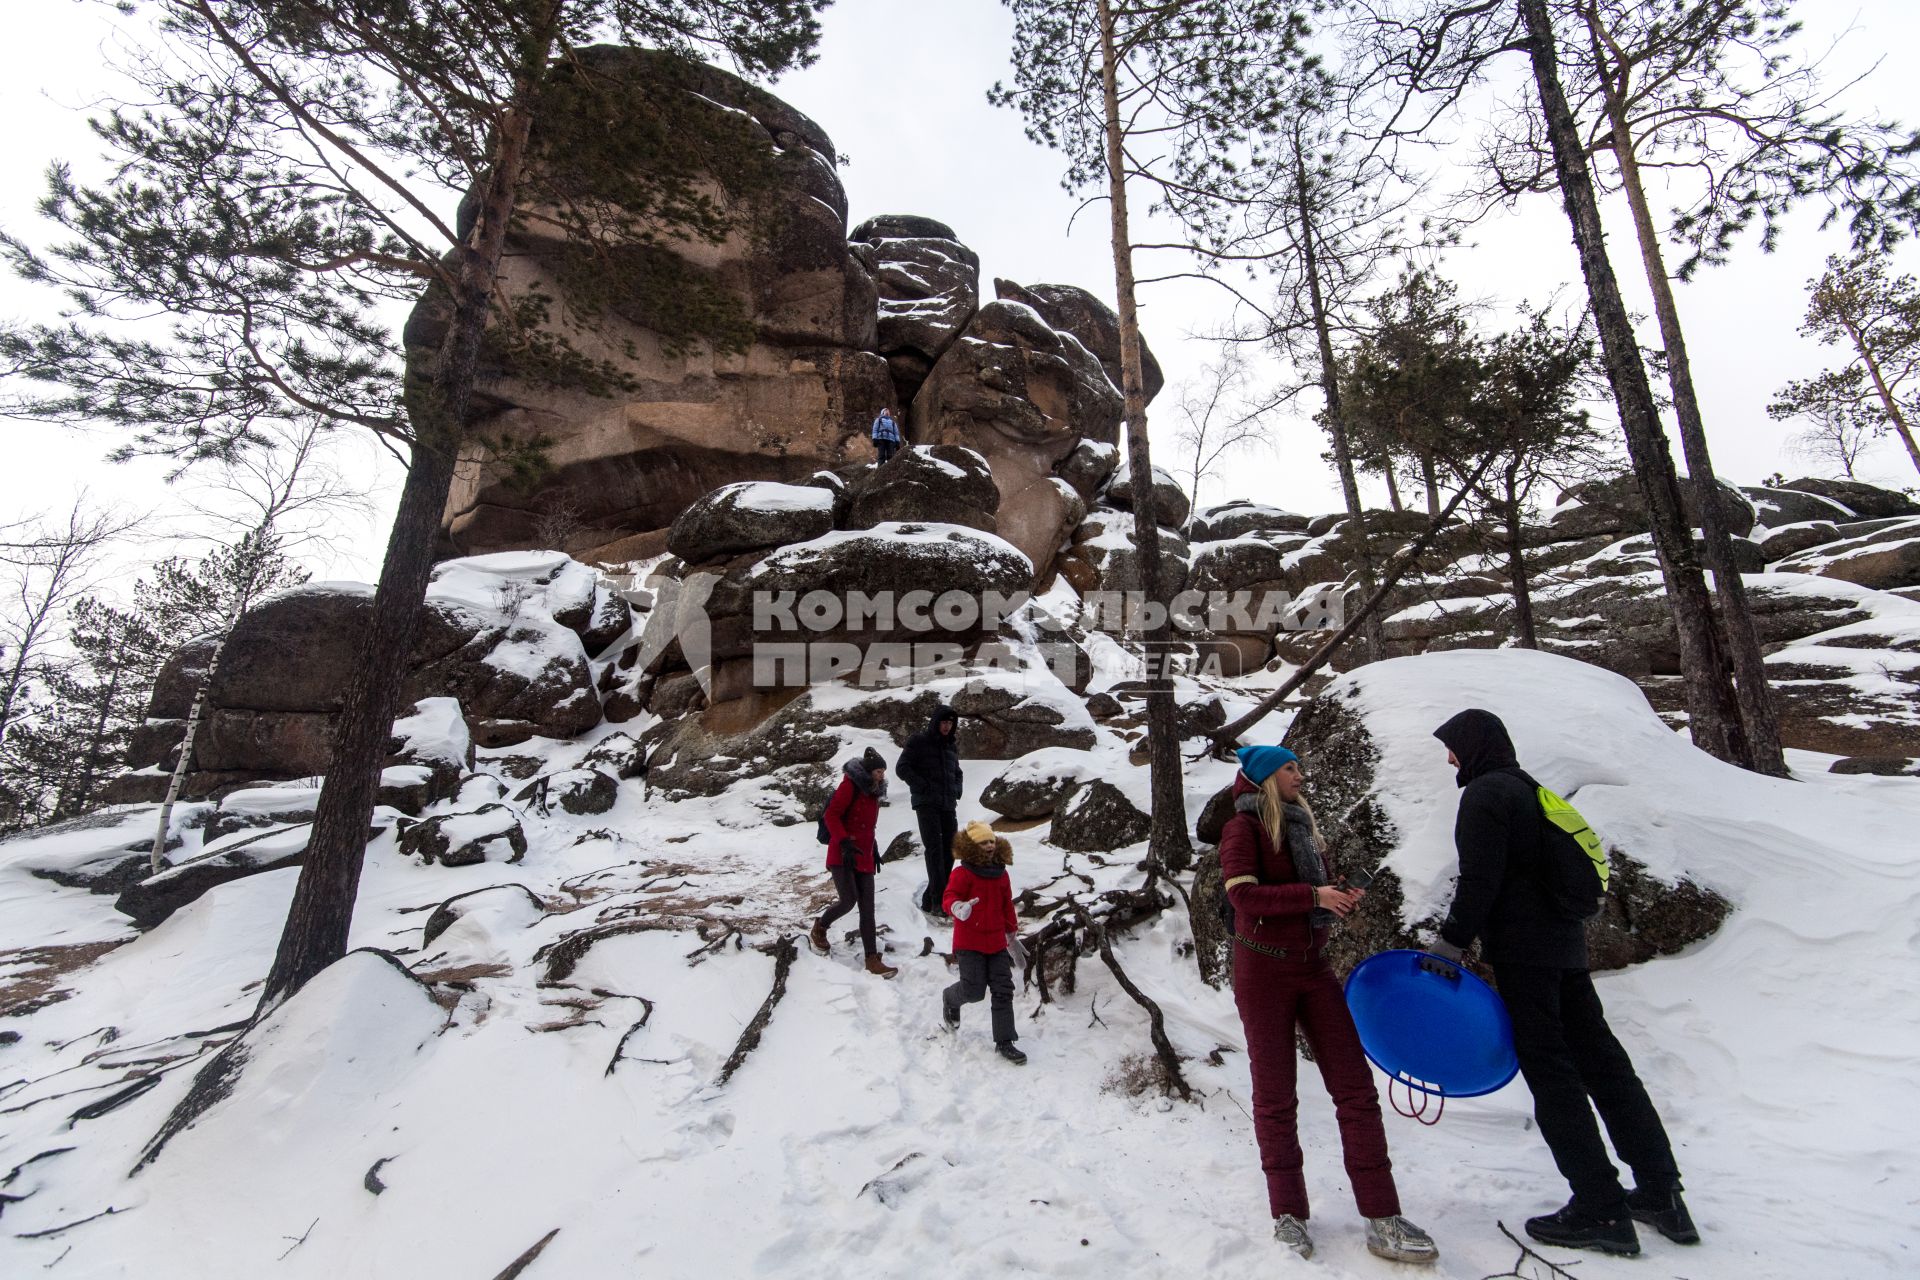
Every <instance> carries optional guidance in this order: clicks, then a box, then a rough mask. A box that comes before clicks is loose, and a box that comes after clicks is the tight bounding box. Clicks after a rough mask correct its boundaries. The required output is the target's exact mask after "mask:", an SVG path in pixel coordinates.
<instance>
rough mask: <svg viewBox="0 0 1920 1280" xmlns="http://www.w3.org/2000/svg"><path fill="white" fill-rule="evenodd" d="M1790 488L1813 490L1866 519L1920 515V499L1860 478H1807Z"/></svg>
mask: <svg viewBox="0 0 1920 1280" xmlns="http://www.w3.org/2000/svg"><path fill="white" fill-rule="evenodd" d="M1787 488H1789V489H1794V490H1798V491H1799V492H1801V493H1811V494H1813V495H1815V496H1816V497H1821V498H1826V499H1827V500H1828V501H1830V502H1837V503H1839V504H1841V505H1842V506H1844V507H1846V508H1847V510H1849V511H1851V512H1852V513H1853V514H1854V515H1855V516H1858V517H1859V518H1860V519H1862V520H1881V519H1885V518H1887V517H1889V516H1920V502H1916V501H1914V499H1913V498H1912V497H1910V496H1908V495H1907V494H1904V493H1897V492H1895V491H1894V490H1892V489H1882V488H1880V487H1879V486H1878V485H1871V484H1866V483H1863V482H1862V481H1859V480H1818V479H1814V478H1812V477H1806V478H1803V479H1800V480H1795V481H1793V482H1792V483H1790V484H1789V485H1787Z"/></svg>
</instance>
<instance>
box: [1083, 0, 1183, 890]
mask: <svg viewBox="0 0 1920 1280" xmlns="http://www.w3.org/2000/svg"><path fill="white" fill-rule="evenodd" d="M1099 19H1100V80H1101V90H1102V94H1103V96H1104V98H1105V107H1106V129H1107V192H1108V197H1109V198H1108V211H1109V213H1110V215H1111V223H1110V227H1111V233H1112V241H1113V284H1114V294H1115V298H1114V301H1115V309H1116V310H1117V312H1118V313H1119V318H1120V393H1121V396H1122V397H1123V398H1124V400H1125V402H1126V409H1125V412H1126V415H1127V468H1128V470H1129V472H1130V473H1131V475H1132V477H1133V542H1134V548H1135V551H1136V553H1137V555H1138V558H1139V562H1140V578H1141V586H1142V587H1143V588H1145V591H1146V596H1147V600H1148V601H1149V608H1150V609H1153V608H1154V607H1155V606H1158V608H1157V609H1156V610H1155V614H1156V616H1154V617H1152V618H1151V619H1150V621H1151V622H1152V623H1153V624H1154V625H1153V626H1151V627H1150V628H1149V629H1148V631H1147V634H1146V636H1145V648H1146V657H1147V664H1148V665H1147V681H1146V688H1147V752H1148V757H1147V764H1148V773H1149V780H1150V785H1151V788H1152V797H1153V803H1152V818H1153V828H1152V835H1151V837H1150V838H1149V841H1148V845H1147V856H1148V857H1149V858H1150V859H1152V860H1154V861H1156V862H1158V863H1159V864H1160V865H1161V866H1162V867H1164V868H1165V869H1166V870H1168V871H1169V872H1174V871H1184V870H1186V868H1187V866H1188V864H1189V863H1190V862H1192V860H1193V844H1192V842H1191V841H1190V840H1189V839H1188V837H1187V798H1186V785H1185V775H1184V773H1183V771H1182V767H1181V763H1180V730H1179V727H1178V724H1177V723H1176V719H1177V717H1176V708H1175V706H1174V701H1173V679H1172V677H1171V675H1170V674H1169V673H1168V671H1167V665H1168V663H1169V662H1170V661H1171V659H1172V656H1173V646H1174V641H1173V622H1172V619H1171V618H1170V617H1169V616H1168V613H1167V605H1168V603H1169V601H1170V600H1171V599H1172V596H1173V592H1172V590H1170V589H1169V587H1170V584H1168V583H1166V582H1164V581H1162V580H1161V579H1162V575H1161V571H1160V523H1159V515H1158V512H1157V511H1156V510H1155V507H1156V506H1157V504H1156V503H1155V501H1154V492H1153V457H1152V448H1151V444H1150V442H1149V440H1148V437H1147V395H1146V380H1145V378H1144V376H1143V375H1142V362H1141V358H1140V313H1139V310H1138V308H1137V307H1136V305H1135V302H1134V281H1133V238H1132V232H1131V229H1130V226H1129V222H1128V215H1127V171H1126V154H1125V147H1124V144H1123V137H1122V132H1121V130H1122V126H1121V120H1120V87H1119V66H1118V62H1117V58H1116V55H1115V52H1114V31H1113V10H1112V7H1111V6H1110V4H1109V3H1108V0H1099Z"/></svg>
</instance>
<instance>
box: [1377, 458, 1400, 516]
mask: <svg viewBox="0 0 1920 1280" xmlns="http://www.w3.org/2000/svg"><path fill="white" fill-rule="evenodd" d="M1380 474H1381V475H1383V476H1385V477H1386V478H1387V505H1388V506H1390V507H1392V508H1393V509H1394V510H1395V511H1405V510H1406V509H1407V508H1406V504H1405V503H1403V502H1401V501H1400V482H1399V481H1398V480H1395V479H1394V478H1393V459H1392V458H1388V459H1386V460H1385V461H1383V462H1382V463H1381V464H1380Z"/></svg>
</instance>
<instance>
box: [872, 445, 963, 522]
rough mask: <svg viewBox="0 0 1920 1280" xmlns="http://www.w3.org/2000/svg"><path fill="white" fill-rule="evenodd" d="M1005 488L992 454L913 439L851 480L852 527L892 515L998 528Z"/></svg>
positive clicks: (896, 518) (886, 519) (887, 519)
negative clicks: (996, 481)
mask: <svg viewBox="0 0 1920 1280" xmlns="http://www.w3.org/2000/svg"><path fill="white" fill-rule="evenodd" d="M999 509H1000V490H999V489H998V488H997V487H995V485H994V482H993V472H992V470H991V469H989V468H988V466H987V460H986V459H985V458H983V457H981V456H980V454H978V453H976V452H975V451H974V450H972V449H967V448H963V447H962V446H960V445H955V444H922V445H910V446H908V447H907V448H905V449H902V450H900V452H898V453H896V454H894V455H893V457H892V459H890V460H889V461H888V462H887V464H886V465H885V466H883V467H875V468H873V469H872V470H869V471H863V472H862V473H861V474H859V475H858V476H856V477H855V478H854V480H853V482H852V483H851V484H849V485H848V486H847V502H846V517H845V519H844V521H843V524H844V527H846V528H848V529H871V528H873V527H874V526H875V525H879V524H886V523H889V522H893V521H917V522H922V523H937V524H959V525H965V526H967V527H968V528H971V529H979V530H981V531H982V532H984V533H994V532H997V531H998V528H999V521H998V520H997V519H996V518H995V514H994V513H995V512H997V511H998V510H999Z"/></svg>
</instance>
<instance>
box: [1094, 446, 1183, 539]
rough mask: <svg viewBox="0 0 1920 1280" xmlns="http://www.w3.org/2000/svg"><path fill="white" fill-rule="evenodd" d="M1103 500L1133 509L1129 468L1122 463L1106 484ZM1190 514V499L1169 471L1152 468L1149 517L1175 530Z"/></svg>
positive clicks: (1131, 477) (1130, 470)
mask: <svg viewBox="0 0 1920 1280" xmlns="http://www.w3.org/2000/svg"><path fill="white" fill-rule="evenodd" d="M1106 496H1107V501H1108V502H1109V503H1111V504H1112V505H1114V506H1116V507H1119V508H1121V509H1122V510H1124V511H1131V510H1133V468H1132V467H1131V466H1130V465H1129V464H1128V463H1125V462H1122V463H1121V464H1120V469H1119V470H1118V471H1116V472H1115V473H1114V476H1113V481H1112V482H1111V483H1110V484H1108V485H1107V495H1106ZM1192 513H1193V500H1192V499H1191V498H1189V497H1188V496H1187V491H1186V490H1185V489H1183V488H1181V487H1180V482H1179V481H1178V480H1176V479H1174V478H1173V473H1172V472H1170V471H1167V470H1165V469H1164V468H1161V467H1155V468H1154V469H1153V518H1154V521H1155V522H1156V523H1158V524H1163V525H1166V526H1167V527H1168V528H1172V529H1178V528H1181V527H1182V526H1184V525H1185V524H1186V523H1187V517H1188V516H1189V515H1191V514H1192Z"/></svg>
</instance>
